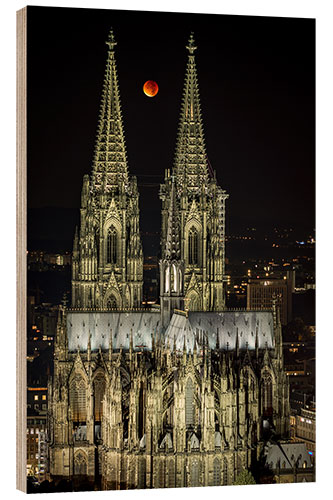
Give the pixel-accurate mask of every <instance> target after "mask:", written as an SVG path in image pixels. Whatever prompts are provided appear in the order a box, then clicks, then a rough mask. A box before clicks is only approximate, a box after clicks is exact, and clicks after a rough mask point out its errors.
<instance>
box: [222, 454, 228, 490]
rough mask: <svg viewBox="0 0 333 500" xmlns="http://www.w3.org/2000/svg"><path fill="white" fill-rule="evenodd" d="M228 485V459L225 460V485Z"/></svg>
mask: <svg viewBox="0 0 333 500" xmlns="http://www.w3.org/2000/svg"><path fill="white" fill-rule="evenodd" d="M227 484H228V462H227V459H226V458H224V459H223V485H224V486H226V485H227Z"/></svg>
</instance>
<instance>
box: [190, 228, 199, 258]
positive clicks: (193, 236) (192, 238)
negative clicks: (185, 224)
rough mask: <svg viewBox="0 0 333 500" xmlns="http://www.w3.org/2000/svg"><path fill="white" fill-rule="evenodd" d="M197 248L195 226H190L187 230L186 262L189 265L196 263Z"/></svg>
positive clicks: (197, 239) (197, 236)
mask: <svg viewBox="0 0 333 500" xmlns="http://www.w3.org/2000/svg"><path fill="white" fill-rule="evenodd" d="M198 248H199V235H198V231H197V229H196V228H195V227H193V226H192V227H191V229H190V230H189V232H188V263H189V264H190V265H193V266H195V265H197V264H198V260H199V259H198Z"/></svg>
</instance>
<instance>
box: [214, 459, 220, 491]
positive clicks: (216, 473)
mask: <svg viewBox="0 0 333 500" xmlns="http://www.w3.org/2000/svg"><path fill="white" fill-rule="evenodd" d="M213 466H214V468H213V486H220V484H221V463H220V460H219V459H218V458H214V464H213Z"/></svg>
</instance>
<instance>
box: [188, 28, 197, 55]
mask: <svg viewBox="0 0 333 500" xmlns="http://www.w3.org/2000/svg"><path fill="white" fill-rule="evenodd" d="M186 48H187V50H188V51H189V53H190V54H191V55H193V53H194V51H195V50H196V49H197V47H196V45H195V42H194V35H193V31H192V32H191V34H190V38H189V39H188V45H186Z"/></svg>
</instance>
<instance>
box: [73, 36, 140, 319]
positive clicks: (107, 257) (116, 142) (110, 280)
mask: <svg viewBox="0 0 333 500" xmlns="http://www.w3.org/2000/svg"><path fill="white" fill-rule="evenodd" d="M107 45H108V47H109V50H108V58H107V65H106V73H105V78H104V86H103V93H102V102H101V110H100V119H99V126H98V132H97V141H96V147H95V156H94V161H93V170H92V175H91V177H89V176H88V175H85V176H84V178H83V187H82V194H81V210H80V212H81V220H80V232H78V231H77V230H76V233H75V238H74V247H73V268H72V306H73V307H75V308H83V309H85V308H97V309H117V308H135V307H139V306H140V305H141V302H142V288H143V252H142V243H141V238H140V232H139V194H138V190H137V182H136V178H135V177H130V176H129V175H128V167H127V158H126V148H125V139H124V132H123V124H122V116H121V106H120V96H119V89H118V78H117V69H116V61H115V54H114V47H115V45H116V42H115V41H114V36H113V33H112V32H111V33H110V36H109V40H108V42H107Z"/></svg>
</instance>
